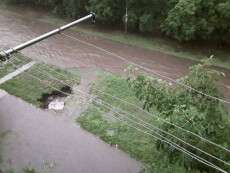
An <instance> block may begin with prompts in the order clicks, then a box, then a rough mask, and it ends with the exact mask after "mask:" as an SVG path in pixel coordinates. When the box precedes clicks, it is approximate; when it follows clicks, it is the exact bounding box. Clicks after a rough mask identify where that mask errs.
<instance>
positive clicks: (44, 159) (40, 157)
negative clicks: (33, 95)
mask: <svg viewBox="0 0 230 173" xmlns="http://www.w3.org/2000/svg"><path fill="white" fill-rule="evenodd" d="M0 104H1V107H0V133H1V134H2V133H4V132H9V133H7V135H5V138H4V140H3V141H2V145H1V151H2V156H3V158H4V159H3V160H2V162H1V164H0V168H1V169H3V170H4V169H7V168H14V169H15V170H22V169H23V168H25V167H26V166H30V167H32V168H35V169H36V170H38V171H39V172H55V173H63V172H69V173H71V172H79V173H80V172H84V173H108V172H111V173H117V172H119V173H138V172H139V170H140V165H139V163H138V162H136V161H135V160H133V159H131V158H129V156H128V155H127V154H125V153H123V152H121V151H119V150H117V149H115V148H111V146H110V145H108V144H105V143H104V142H102V141H101V140H100V139H99V138H97V137H95V136H93V135H92V134H89V133H88V132H86V131H84V130H82V129H81V128H79V127H78V126H77V125H76V123H75V122H74V121H67V120H66V119H65V117H63V116H58V115H55V114H53V113H51V112H47V111H43V110H41V109H37V108H35V107H34V106H31V105H29V104H27V103H25V102H24V101H22V100H20V99H18V98H16V97H14V96H10V95H5V96H4V97H2V98H0ZM12 105H14V109H12Z"/></svg>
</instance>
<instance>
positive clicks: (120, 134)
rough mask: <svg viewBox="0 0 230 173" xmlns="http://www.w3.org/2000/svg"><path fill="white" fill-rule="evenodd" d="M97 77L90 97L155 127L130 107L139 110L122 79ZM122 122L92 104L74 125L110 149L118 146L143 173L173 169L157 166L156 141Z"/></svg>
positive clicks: (149, 119) (100, 75) (110, 113)
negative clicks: (139, 166) (95, 97)
mask: <svg viewBox="0 0 230 173" xmlns="http://www.w3.org/2000/svg"><path fill="white" fill-rule="evenodd" d="M98 76H99V79H98V81H96V83H95V84H94V85H93V86H92V89H91V93H92V94H94V95H96V96H97V98H99V99H100V100H103V101H105V102H106V103H109V104H111V105H113V106H114V107H116V109H115V108H114V110H115V111H118V112H119V113H122V112H123V111H127V112H131V113H132V115H134V116H136V117H139V118H141V119H143V120H145V121H147V122H151V123H155V124H157V123H158V122H157V121H154V120H155V119H154V118H152V117H150V116H147V115H146V114H145V113H143V112H142V111H140V110H139V109H137V108H136V107H133V106H131V105H130V104H128V103H131V104H134V105H138V106H140V107H141V106H142V103H141V102H140V101H139V100H137V98H136V96H135V94H134V92H133V91H132V89H130V88H129V85H128V82H127V80H126V79H125V78H123V77H120V76H116V75H112V74H108V73H99V75H98ZM98 89H100V91H104V92H106V93H109V94H111V95H113V96H116V97H119V98H122V99H123V100H125V101H127V102H128V103H124V102H121V101H118V100H116V99H114V98H111V97H110V96H108V95H106V94H102V93H101V92H99V91H98ZM120 109H122V110H123V111H121V110H120ZM151 112H152V113H153V112H155V111H154V110H151ZM125 116H127V117H129V118H131V116H130V115H129V114H126V115H125ZM115 117H119V118H121V119H122V120H123V121H122V122H120V121H118V120H117V119H116V118H115ZM124 120H125V118H122V117H120V116H118V115H116V114H114V113H113V112H111V110H109V109H108V108H107V107H105V106H103V105H100V104H99V103H92V104H91V106H89V108H88V109H87V110H86V111H85V112H84V113H82V115H81V116H80V117H79V118H78V119H77V122H78V123H80V125H81V127H82V128H84V129H86V130H87V131H89V132H91V133H93V134H95V135H97V136H99V137H100V138H101V139H102V140H104V141H105V142H107V143H109V144H110V145H112V146H118V148H119V149H121V150H123V151H125V152H126V153H128V154H129V155H130V156H131V157H133V158H135V159H137V160H139V161H141V162H142V163H143V165H144V168H143V172H153V171H154V172H161V171H159V170H161V169H162V172H163V171H164V170H165V168H166V167H167V170H169V169H168V167H170V166H172V167H173V165H170V164H169V163H168V162H166V163H164V162H162V160H161V163H159V161H158V160H157V158H158V159H159V157H158V156H159V152H158V151H157V149H156V141H155V140H154V138H152V137H151V136H149V135H147V134H144V133H142V132H140V131H137V130H135V129H134V128H132V127H130V126H128V125H127V124H126V123H125V121H124ZM127 122H128V123H129V124H131V125H132V126H134V125H135V126H137V127H139V128H140V129H142V130H143V127H140V126H138V125H137V124H134V123H132V122H131V121H127ZM158 125H159V123H158ZM145 131H146V130H145ZM162 159H163V158H162ZM154 164H155V165H154ZM159 164H160V165H161V168H160V167H159ZM162 165H163V166H162ZM174 165H175V164H174ZM156 168H157V169H156ZM155 169H156V170H155ZM177 169H178V170H183V168H182V167H180V166H177ZM172 170H173V169H171V171H172ZM183 171H185V170H183ZM183 171H182V172H183Z"/></svg>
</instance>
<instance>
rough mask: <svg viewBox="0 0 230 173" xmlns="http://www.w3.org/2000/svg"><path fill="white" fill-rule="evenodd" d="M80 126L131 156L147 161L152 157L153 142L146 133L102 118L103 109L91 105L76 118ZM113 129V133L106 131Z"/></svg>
mask: <svg viewBox="0 0 230 173" xmlns="http://www.w3.org/2000/svg"><path fill="white" fill-rule="evenodd" d="M77 121H78V122H79V123H80V124H81V127H82V128H84V129H86V130H87V131H89V132H91V133H93V134H95V135H97V136H99V137H100V138H101V139H102V140H104V141H105V142H107V143H109V144H110V145H113V146H115V145H117V146H118V147H119V149H121V150H123V151H125V152H127V153H129V154H130V155H131V156H132V157H133V158H136V159H138V160H141V161H143V162H144V163H149V162H151V161H152V160H153V159H154V152H155V150H154V148H155V144H154V142H153V139H152V138H151V137H149V136H147V135H143V134H142V133H140V132H138V131H135V130H134V129H132V128H129V127H128V126H127V125H126V124H123V123H120V122H110V121H108V120H105V119H104V118H103V111H99V110H98V108H96V107H95V106H94V105H92V106H91V107H90V108H89V109H88V110H87V111H86V112H85V113H83V114H82V116H80V117H79V118H78V120H77ZM111 130H113V135H111V134H110V133H108V131H111Z"/></svg>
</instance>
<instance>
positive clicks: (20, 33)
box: [0, 7, 230, 100]
mask: <svg viewBox="0 0 230 173" xmlns="http://www.w3.org/2000/svg"><path fill="white" fill-rule="evenodd" d="M44 21H47V12H44V11H41V10H35V9H33V10H32V9H31V8H25V7H24V8H23V7H21V8H12V9H1V10H0V48H3V47H12V46H15V45H17V44H20V43H22V42H24V41H27V40H29V39H31V38H34V37H36V36H39V35H41V34H43V33H45V32H48V31H50V30H52V29H54V28H56V27H55V26H51V25H50V24H48V23H47V22H44ZM67 33H68V34H69V35H71V36H74V37H77V38H78V39H80V40H83V41H86V42H88V43H92V44H95V45H96V46H99V47H101V48H103V49H106V50H108V51H111V52H114V53H116V54H118V55H120V56H122V57H125V58H126V59H128V60H130V61H133V62H135V63H138V64H140V65H143V66H145V67H147V68H150V69H151V70H154V71H155V72H158V73H160V74H161V75H165V76H167V77H171V78H174V79H178V78H180V77H181V76H183V75H185V74H186V73H187V72H188V69H189V66H191V65H192V64H194V62H193V61H190V60H185V59H181V58H176V57H174V56H170V55H166V54H162V53H159V52H156V51H150V50H145V49H141V48H137V47H133V46H128V45H124V44H120V43H118V42H112V41H109V40H105V39H102V38H98V37H94V36H90V35H85V34H81V33H78V32H72V31H67ZM22 53H24V54H25V55H28V56H29V57H31V58H33V59H36V60H40V61H44V62H47V63H51V64H54V65H58V66H61V67H66V68H72V67H78V68H84V69H85V68H86V69H87V68H102V69H104V70H107V71H110V72H116V73H122V72H123V70H124V68H126V67H127V65H128V64H127V63H126V62H124V61H122V60H121V59H118V58H117V57H115V56H112V55H109V54H107V53H105V52H103V51H101V50H98V49H96V48H95V47H91V46H89V45H84V44H82V43H80V42H77V41H76V40H73V39H70V38H67V37H65V36H63V35H56V36H54V37H52V38H49V39H47V40H45V41H43V42H41V43H38V44H36V45H34V46H31V47H30V48H27V49H25V50H23V51H22ZM219 70H221V71H222V72H224V73H225V75H226V77H225V78H224V79H223V80H222V82H221V83H220V86H221V89H222V90H223V93H224V95H225V97H226V98H230V71H229V70H225V69H219ZM228 100H230V99H228Z"/></svg>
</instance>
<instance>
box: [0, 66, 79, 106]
mask: <svg viewBox="0 0 230 173" xmlns="http://www.w3.org/2000/svg"><path fill="white" fill-rule="evenodd" d="M18 67H19V66H18ZM5 68H6V69H5V70H4V71H8V68H10V69H12V67H11V66H10V67H8V66H5ZM14 70H15V69H14ZM40 71H42V73H41V72H40ZM60 74H61V75H60ZM31 75H32V76H35V77H32V76H31ZM51 76H53V77H55V78H58V79H59V80H61V81H63V83H60V82H57V80H55V79H54V78H53V77H51ZM38 79H41V80H42V82H41V81H39V80H38ZM76 81H77V84H78V83H79V81H80V77H79V75H76V73H73V72H71V71H66V70H62V69H59V68H56V67H54V66H50V65H45V64H41V63H40V64H36V65H34V66H33V67H32V68H30V69H29V70H27V71H26V72H24V73H21V74H20V75H18V76H16V77H15V78H13V79H12V80H10V81H7V82H6V83H4V84H2V85H1V86H0V88H1V89H4V90H5V91H7V92H8V93H10V94H12V95H15V96H17V97H20V98H22V99H23V100H25V101H27V102H29V103H31V104H33V105H36V106H38V107H40V106H41V104H42V103H41V102H40V101H39V99H41V97H42V95H43V94H46V93H51V92H52V91H54V90H55V89H58V90H60V89H61V88H63V87H64V86H65V85H64V82H65V83H67V84H70V85H73V84H76ZM50 86H52V87H55V89H54V88H52V87H50Z"/></svg>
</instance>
